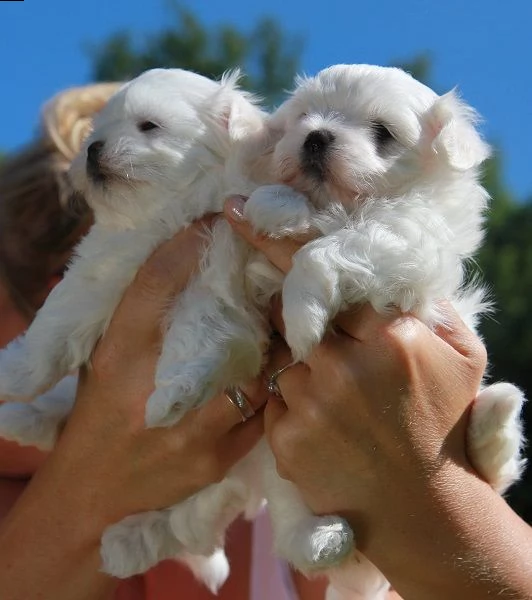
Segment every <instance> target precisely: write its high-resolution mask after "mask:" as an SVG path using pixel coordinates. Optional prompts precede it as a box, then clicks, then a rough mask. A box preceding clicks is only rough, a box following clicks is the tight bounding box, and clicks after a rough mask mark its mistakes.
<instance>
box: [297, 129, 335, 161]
mask: <svg viewBox="0 0 532 600" xmlns="http://www.w3.org/2000/svg"><path fill="white" fill-rule="evenodd" d="M332 142H334V135H333V134H332V133H331V132H330V131H328V130H327V129H317V130H316V131H311V132H310V133H309V134H308V135H307V138H306V139H305V141H304V143H303V150H304V151H305V154H306V155H307V156H319V155H321V154H323V153H324V152H325V151H326V150H327V148H328V147H329V146H330V144H332Z"/></svg>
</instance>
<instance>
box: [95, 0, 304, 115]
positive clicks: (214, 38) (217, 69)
mask: <svg viewBox="0 0 532 600" xmlns="http://www.w3.org/2000/svg"><path fill="white" fill-rule="evenodd" d="M169 10H170V12H171V16H172V17H173V19H172V20H173V23H172V24H171V25H169V26H168V27H167V28H165V29H164V30H162V31H159V32H157V33H156V34H153V35H148V36H145V37H144V38H142V39H140V40H138V39H137V37H138V36H136V37H135V41H134V40H133V38H132V36H131V34H129V33H128V32H118V33H116V34H114V35H112V36H111V37H110V38H109V39H108V40H107V41H106V42H104V43H103V44H98V46H91V47H89V53H90V54H91V56H92V59H93V78H94V79H95V80H99V81H121V80H126V79H130V78H132V77H134V76H136V75H138V74H139V73H141V72H142V71H144V70H146V69H150V68H154V67H180V68H183V69H190V70H192V71H195V72H197V73H201V74H203V75H206V76H207V77H214V78H218V77H220V76H221V75H222V74H223V73H224V72H225V71H226V70H228V69H232V68H235V67H241V68H242V69H243V71H244V72H245V75H244V77H243V80H242V85H243V87H245V88H247V89H249V90H252V91H253V92H255V93H256V94H258V95H259V96H260V97H262V98H263V99H264V101H265V103H266V104H267V105H270V106H273V105H275V104H276V103H278V101H279V100H280V99H281V96H282V94H283V92H284V90H286V89H289V88H291V87H292V85H293V80H294V75H295V73H296V70H297V69H298V67H299V59H300V55H301V52H302V48H303V45H302V41H301V39H300V38H298V37H297V36H288V35H287V34H286V33H285V32H283V30H282V29H281V27H280V25H279V23H278V22H277V21H275V20H274V19H272V18H269V17H264V18H262V19H261V20H259V22H258V23H257V24H256V26H255V27H254V28H253V29H252V30H251V31H250V32H249V33H244V32H242V31H239V30H238V29H236V28H235V27H234V26H232V25H220V26H219V27H218V28H216V29H214V30H209V29H207V28H206V27H205V26H204V25H203V24H202V23H201V22H200V21H199V20H198V19H197V18H196V17H195V16H194V14H193V13H192V12H191V11H189V10H188V9H185V8H183V7H180V6H179V5H176V4H171V5H170V9H169Z"/></svg>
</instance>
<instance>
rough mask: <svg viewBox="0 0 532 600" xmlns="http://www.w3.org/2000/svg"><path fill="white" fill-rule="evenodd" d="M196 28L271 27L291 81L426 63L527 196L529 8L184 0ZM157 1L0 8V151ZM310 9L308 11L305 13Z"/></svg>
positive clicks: (517, 0) (400, 0) (2, 4)
mask: <svg viewBox="0 0 532 600" xmlns="http://www.w3.org/2000/svg"><path fill="white" fill-rule="evenodd" d="M183 4H184V5H185V6H188V7H189V8H191V9H192V10H193V11H194V12H195V13H196V14H197V16H198V17H199V18H200V19H201V20H202V21H203V22H204V23H205V24H206V25H209V26H210V25H216V24H217V23H231V24H233V25H236V26H237V27H239V28H241V29H242V30H249V29H251V28H252V27H253V25H254V24H255V23H256V21H257V19H258V18H260V17H261V16H264V15H269V16H273V17H276V18H277V19H278V20H279V21H280V22H281V23H282V25H283V27H284V29H285V30H286V31H287V32H289V33H294V34H297V35H300V36H301V37H302V38H303V39H304V41H305V49H304V53H303V57H302V65H301V67H302V71H304V72H306V73H309V74H311V73H313V72H315V71H317V70H319V69H320V68H323V67H325V66H328V65H330V64H334V63H346V62H349V63H363V62H366V63H374V64H390V63H391V62H394V61H401V60H408V59H409V58H411V57H413V56H415V55H416V54H419V53H421V52H429V53H430V55H431V56H432V58H433V73H432V83H433V84H434V86H435V87H437V89H438V90H439V91H446V90H447V89H450V88H452V87H454V86H455V85H456V86H458V87H459V89H460V91H461V93H462V96H463V97H464V98H465V99H466V100H467V101H468V102H469V103H470V104H472V105H473V106H474V107H475V108H476V109H477V110H478V111H479V112H480V114H481V115H482V116H483V118H484V123H483V126H482V127H483V131H484V134H485V135H486V137H487V138H488V140H490V141H491V142H494V143H495V144H497V146H498V147H500V148H501V150H502V153H503V156H504V163H503V164H504V178H505V182H506V184H507V185H508V187H509V188H510V190H511V191H512V192H514V193H515V194H516V196H517V197H518V198H521V199H525V198H531V197H532V151H531V149H530V144H531V142H532V80H531V77H532V69H531V64H530V63H531V61H532V33H531V26H532V5H531V3H530V1H529V0H507V1H506V2H502V1H501V0H469V1H468V0H445V1H443V2H434V1H431V0H381V1H379V0H373V2H356V1H354V0H351V1H349V2H347V1H345V2H342V1H340V0H327V1H326V2H315V1H312V2H311V1H310V0H308V1H307V2H303V1H302V0H269V1H268V2H267V3H266V2H260V1H258V0H255V1H254V2H253V1H250V0H248V1H247V2H243V1H241V0H235V1H231V0H225V1H224V2H218V1H217V0H189V2H184V3H183ZM165 6H166V5H165V3H164V0H161V1H159V0H92V1H91V2H79V1H76V0H26V1H23V2H14V1H5V0H4V1H0V73H1V76H2V79H1V83H0V92H1V93H0V109H1V114H2V115H3V118H2V127H0V149H3V150H11V149H13V148H16V147H18V146H20V145H21V144H23V143H25V142H26V141H28V140H29V139H30V138H31V135H32V133H33V131H34V129H35V127H36V123H37V115H38V110H39V107H40V105H41V104H42V102H43V101H45V100H46V99H47V98H48V97H50V96H51V95H52V94H54V93H55V92H57V91H59V90H60V89H62V88H64V87H67V86H69V85H75V84H80V83H85V82H87V81H88V80H89V78H90V59H89V57H88V54H87V52H86V47H87V45H88V44H97V43H98V42H99V41H101V40H104V39H105V38H106V36H108V35H109V34H111V33H113V32H115V31H117V30H124V29H128V30H131V31H132V32H134V33H135V34H137V35H138V36H142V35H143V34H145V33H150V32H156V31H157V30H158V29H159V28H161V27H162V26H163V25H164V24H165V23H167V22H168V20H169V19H170V15H169V12H168V10H166V8H165ZM311 6H312V7H313V8H311Z"/></svg>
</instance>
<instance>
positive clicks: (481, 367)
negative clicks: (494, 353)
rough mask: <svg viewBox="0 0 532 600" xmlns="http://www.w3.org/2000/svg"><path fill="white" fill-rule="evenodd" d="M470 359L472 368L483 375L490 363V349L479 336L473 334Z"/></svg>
mask: <svg viewBox="0 0 532 600" xmlns="http://www.w3.org/2000/svg"><path fill="white" fill-rule="evenodd" d="M470 361H471V367H472V369H474V370H475V371H478V372H480V373H481V375H482V374H483V373H484V371H485V370H486V367H487V364H488V351H487V350H486V346H485V345H484V344H483V343H482V340H480V338H478V337H477V336H473V338H472V341H471V349H470Z"/></svg>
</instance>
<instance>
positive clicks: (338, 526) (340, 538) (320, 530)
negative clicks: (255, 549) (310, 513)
mask: <svg viewBox="0 0 532 600" xmlns="http://www.w3.org/2000/svg"><path fill="white" fill-rule="evenodd" d="M276 545H277V551H278V553H279V555H280V556H282V557H283V558H285V559H286V560H288V561H289V562H290V563H291V564H292V565H294V567H295V568H296V569H298V570H300V571H302V572H304V573H305V572H307V573H308V572H311V571H318V570H322V569H328V568H330V567H333V566H335V565H338V564H340V563H341V562H342V560H343V559H344V558H345V557H346V556H347V555H348V554H350V552H351V551H352V550H353V547H354V536H353V531H352V529H351V527H350V526H349V524H348V523H347V521H345V520H344V519H341V518H340V517H336V516H327V517H310V518H308V519H305V520H304V521H302V522H301V523H300V524H299V525H298V527H297V529H296V530H295V531H286V532H283V533H282V536H281V538H280V539H278V540H277V541H276Z"/></svg>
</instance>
